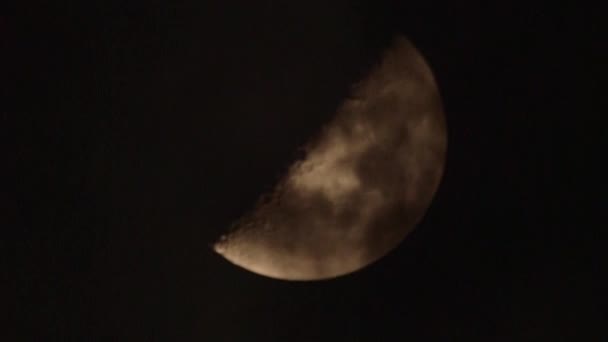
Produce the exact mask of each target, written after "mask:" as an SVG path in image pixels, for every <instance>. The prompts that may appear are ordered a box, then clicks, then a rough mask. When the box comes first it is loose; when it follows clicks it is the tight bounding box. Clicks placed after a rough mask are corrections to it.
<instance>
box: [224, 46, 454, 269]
mask: <svg viewBox="0 0 608 342" xmlns="http://www.w3.org/2000/svg"><path fill="white" fill-rule="evenodd" d="M446 145H447V141H446V132H445V122H444V118H443V113H442V108H441V102H440V98H439V94H438V90H437V87H436V84H435V81H434V79H433V76H432V74H431V71H430V69H429V67H428V66H427V65H426V63H425V61H424V60H423V58H422V56H421V55H420V54H419V53H418V52H417V51H416V50H415V49H414V47H413V46H412V45H411V44H410V43H409V42H408V41H407V40H406V39H404V38H398V39H396V40H395V42H394V44H393V46H392V47H391V48H390V49H389V50H388V51H387V52H386V54H385V56H384V58H383V60H382V61H381V63H380V64H379V65H377V66H376V68H374V69H373V70H372V71H371V72H370V74H369V76H368V77H367V78H366V79H364V80H363V81H362V82H360V83H359V84H358V85H356V86H355V87H354V89H353V91H352V95H351V97H350V98H348V99H347V100H346V101H345V102H344V103H343V104H342V106H341V107H340V109H339V110H338V112H337V114H336V115H335V117H334V118H333V120H332V121H331V122H330V123H329V124H327V125H326V127H324V128H323V129H322V131H321V133H320V134H319V136H318V137H316V138H315V139H313V140H312V141H311V142H310V144H309V145H308V146H307V147H306V154H305V157H304V158H303V159H302V160H300V161H297V162H296V163H294V165H292V166H291V168H290V169H289V170H288V172H287V174H286V175H285V176H284V177H283V179H282V180H281V181H280V182H279V184H278V185H277V186H276V188H275V190H274V192H273V193H272V194H270V195H269V196H266V197H264V198H263V199H262V200H261V201H260V202H259V204H258V205H257V207H256V208H254V209H253V211H252V212H251V213H249V214H248V215H245V216H244V217H243V218H242V219H240V220H239V221H238V222H236V223H235V224H234V225H233V227H232V228H231V229H230V231H229V233H227V234H226V235H224V236H222V237H221V238H220V240H219V241H218V242H217V243H216V244H215V245H214V249H215V251H216V252H218V253H219V254H221V255H223V256H224V257H225V258H226V259H227V260H229V261H231V262H232V263H234V264H236V265H239V266H242V267H244V268H246V269H248V270H250V271H253V272H256V273H259V274H262V275H266V276H269V277H275V278H281V279H290V280H310V279H322V278H329V277H335V276H338V275H342V274H346V273H350V272H353V271H355V270H357V269H360V268H362V267H364V266H366V265H368V264H370V263H371V262H373V261H375V260H377V259H378V258H380V257H382V256H383V255H385V254H386V253H388V252H389V251H390V250H391V249H393V248H394V247H395V246H396V245H397V244H398V243H399V242H400V241H401V240H402V239H403V238H404V237H405V236H406V235H407V234H408V233H409V232H410V231H411V230H412V229H413V228H414V226H415V225H416V224H417V223H418V221H419V220H420V219H421V218H422V216H423V215H424V212H425V211H426V208H427V207H428V205H429V204H430V201H431V200H432V197H433V195H434V193H435V191H436V189H437V187H438V184H439V180H440V178H441V175H442V172H443V165H444V159H445V152H446Z"/></svg>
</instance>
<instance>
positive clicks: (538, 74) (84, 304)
mask: <svg viewBox="0 0 608 342" xmlns="http://www.w3.org/2000/svg"><path fill="white" fill-rule="evenodd" d="M555 5H556V4H552V5H551V6H555ZM551 6H538V7H531V6H529V5H528V6H516V5H514V4H513V3H511V2H509V3H508V5H505V4H502V5H499V4H494V5H484V4H478V3H472V2H461V1H451V2H447V1H446V2H444V3H442V2H434V1H424V2H420V3H418V2H413V1H412V2H409V1H398V0H393V1H391V0H384V1H362V0H359V1H355V0H353V1H343V0H335V1H306V2H304V1H298V2H288V1H283V2H278V1H257V2H254V1H245V0H243V1H237V2H234V3H232V2H229V1H192V0H183V1H158V0H153V1H96V2H93V1H83V2H78V3H69V2H68V1H65V2H62V1H58V2H42V1H41V2H40V3H36V4H34V3H21V4H20V5H19V6H14V7H10V6H2V7H7V8H6V10H3V11H2V12H0V55H1V56H0V62H1V65H2V69H1V72H2V83H1V84H2V88H0V91H1V92H2V93H1V94H0V127H1V128H0V132H1V139H2V148H1V149H0V151H2V155H3V158H2V161H3V165H2V166H3V169H4V172H3V173H4V174H5V175H4V176H3V179H4V180H5V182H6V185H4V186H3V188H4V189H6V190H8V191H4V190H3V192H4V193H5V194H7V196H1V197H0V199H2V203H3V204H2V211H1V216H2V219H0V220H1V221H0V225H1V227H2V231H3V235H4V236H5V237H4V238H2V242H0V247H1V248H2V255H3V257H2V258H3V260H2V261H0V264H4V261H5V260H8V265H7V266H6V267H4V266H3V269H4V270H7V271H8V272H6V273H5V272H2V278H1V279H0V280H1V282H2V284H3V285H2V286H0V287H3V288H6V289H7V290H3V291H2V292H3V297H4V296H6V298H5V299H4V300H2V307H3V308H4V310H2V311H5V312H6V314H7V317H6V319H4V318H2V317H3V316H4V315H2V316H0V320H1V321H3V322H7V323H8V324H7V327H8V329H6V328H2V329H1V331H0V337H1V336H2V335H4V334H6V333H7V334H8V338H7V339H2V340H5V341H13V340H14V341H55V340H57V341H89V340H104V341H105V340H112V341H428V340H443V341H453V340H483V341H532V340H534V341H561V340H576V341H601V340H606V339H607V338H608V333H607V332H606V329H605V327H606V326H607V324H608V312H607V309H606V305H605V303H603V302H602V295H605V294H604V292H605V291H603V290H604V288H605V286H606V283H605V281H603V280H602V279H603V278H605V275H606V267H607V265H606V262H605V252H604V251H603V249H605V248H604V245H605V241H606V240H605V235H606V233H605V231H604V230H605V229H602V228H605V227H606V224H605V221H604V222H603V224H602V223H596V222H594V221H593V220H592V219H591V215H590V212H591V211H594V210H597V209H602V208H605V205H606V198H605V194H604V195H603V196H604V197H603V202H602V201H600V196H599V195H600V190H601V189H602V188H605V184H604V183H605V175H600V173H599V172H598V171H597V169H594V168H590V166H591V161H592V160H597V159H598V158H599V159H601V158H602V157H603V156H604V155H605V152H602V151H598V152H595V151H594V149H597V146H598V145H599V140H600V131H602V130H603V131H605V128H603V129H602V126H601V125H600V124H599V121H600V120H599V115H598V113H599V112H600V111H599V108H598V107H597V106H595V105H594V104H593V102H592V101H593V100H594V93H593V92H594V91H595V92H597V91H599V90H600V82H599V80H598V77H599V74H600V72H599V66H600V65H601V64H602V63H604V62H605V60H606V53H605V52H604V51H602V45H603V40H604V39H603V38H602V37H603V36H605V35H604V33H605V31H601V30H600V28H599V26H598V25H596V24H595V22H594V21H592V20H591V19H592V18H593V17H595V16H596V13H599V12H597V11H596V10H594V9H592V8H575V7H573V8H555V7H551ZM397 34H404V35H406V36H407V37H408V38H409V39H410V40H411V41H412V42H413V43H414V45H415V46H416V47H417V48H418V49H419V50H420V52H421V53H422V54H423V55H424V56H425V58H426V59H427V62H428V63H429V65H430V66H431V68H432V70H433V71H434V74H435V77H436V80H437V83H438V86H439V89H440V92H441V95H442V98H443V106H444V110H445V115H446V119H447V127H448V136H449V138H448V154H447V162H446V169H445V175H444V178H443V180H442V183H441V185H440V188H439V190H438V192H437V194H436V196H435V199H434V201H433V202H432V204H431V207H430V209H429V210H428V212H427V214H426V217H425V218H424V220H423V221H422V222H421V224H419V226H418V227H417V228H416V230H415V231H414V232H413V233H412V234H410V235H409V236H408V238H407V239H406V240H405V241H404V242H403V243H402V244H401V245H400V246H399V247H398V248H397V249H396V250H394V251H393V252H392V253H390V254H389V255H388V256H386V257H385V258H383V259H381V260H380V261H378V262H376V263H374V264H373V265H371V266H370V267H368V268H366V269H364V270H362V271H360V272H356V273H353V274H350V275H347V276H344V277H340V278H337V279H333V280H328V281H321V282H310V283H298V282H295V283H293V282H284V281H278V280H273V279H269V278H264V277H261V276H258V275H255V274H252V273H249V272H246V271H244V270H242V269H239V268H237V267H235V266H233V265H231V264H229V263H228V262H226V261H225V260H224V259H222V258H221V257H220V256H218V255H216V254H214V253H213V252H212V250H211V248H210V244H212V243H213V242H214V241H215V239H216V238H217V237H218V236H219V235H220V234H221V233H223V232H224V231H225V229H226V228H227V227H228V226H229V225H230V224H231V223H232V222H233V221H234V220H236V219H238V218H239V217H240V216H241V215H242V214H243V213H245V212H246V211H248V210H249V209H251V208H252V206H253V204H254V203H255V201H256V200H257V199H258V197H259V196H260V195H261V194H262V193H264V192H266V191H268V190H270V189H272V187H273V185H274V184H275V182H276V181H277V180H278V178H279V177H280V176H281V175H282V174H283V173H284V172H285V170H286V169H287V167H288V166H289V165H290V163H292V162H293V161H294V160H296V159H297V158H299V157H301V156H302V146H303V145H304V144H305V143H306V142H307V141H308V140H309V139H310V138H311V137H312V136H314V135H315V134H317V133H318V130H319V128H320V127H321V126H322V125H323V124H324V123H326V122H328V121H329V120H330V119H331V118H332V115H333V113H334V112H335V110H336V109H337V108H338V106H339V105H340V103H341V102H342V101H343V99H344V97H345V96H347V95H348V93H349V89H350V86H351V85H352V84H353V83H354V82H356V81H357V80H359V79H361V78H362V77H363V76H364V75H365V74H366V72H368V71H369V69H370V67H371V66H373V65H374V63H377V62H378V61H379V57H380V56H381V53H382V51H383V49H384V48H386V47H387V46H388V45H389V44H390V42H391V39H392V38H393V37H394V36H395V35H397ZM2 99H4V100H2ZM604 127H605V126H604ZM603 135H604V136H605V132H604V133H603ZM588 169H589V170H588ZM581 175H584V176H583V177H581ZM600 176H602V177H600ZM4 255H6V256H4ZM7 308H8V310H6V309H7Z"/></svg>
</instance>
